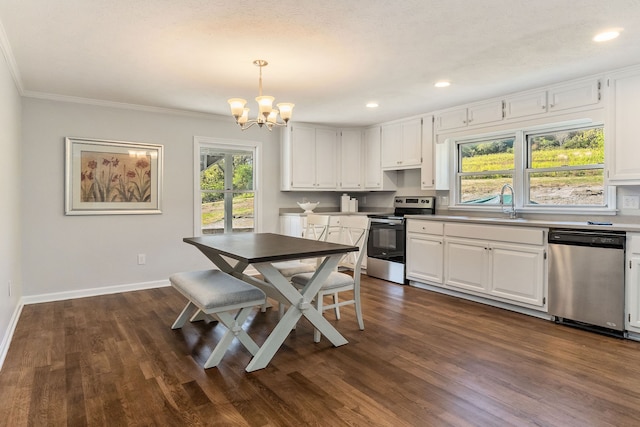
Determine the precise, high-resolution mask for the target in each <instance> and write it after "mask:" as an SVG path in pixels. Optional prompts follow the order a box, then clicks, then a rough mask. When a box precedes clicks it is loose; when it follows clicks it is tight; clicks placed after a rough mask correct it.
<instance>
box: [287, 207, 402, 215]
mask: <svg viewBox="0 0 640 427" xmlns="http://www.w3.org/2000/svg"><path fill="white" fill-rule="evenodd" d="M389 212H393V208H386V209H384V208H381V209H372V210H366V211H358V212H340V208H325V210H322V209H315V210H314V211H313V213H314V214H318V215H371V214H376V213H377V214H380V213H389ZM280 216H307V214H306V213H304V212H302V211H301V210H300V208H283V209H280Z"/></svg>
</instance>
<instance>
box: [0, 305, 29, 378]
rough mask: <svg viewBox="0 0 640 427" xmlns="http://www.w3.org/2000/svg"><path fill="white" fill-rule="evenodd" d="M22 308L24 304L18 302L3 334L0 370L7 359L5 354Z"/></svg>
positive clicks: (0, 347) (0, 349)
mask: <svg viewBox="0 0 640 427" xmlns="http://www.w3.org/2000/svg"><path fill="white" fill-rule="evenodd" d="M22 307H24V304H22V302H18V305H17V306H16V309H15V310H14V311H13V315H12V316H11V320H10V321H9V327H8V328H7V330H6V331H5V333H4V338H3V339H2V343H0V370H1V369H2V365H3V364H4V359H5V358H6V357H7V353H8V352H9V345H11V339H12V338H13V333H14V332H15V330H16V326H17V325H18V319H20V313H22Z"/></svg>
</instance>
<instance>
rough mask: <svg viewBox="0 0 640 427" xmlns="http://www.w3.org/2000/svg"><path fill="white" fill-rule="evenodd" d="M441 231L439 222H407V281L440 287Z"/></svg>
mask: <svg viewBox="0 0 640 427" xmlns="http://www.w3.org/2000/svg"><path fill="white" fill-rule="evenodd" d="M443 230H444V224H443V223H441V222H433V221H421V220H416V219H408V220H407V238H406V255H407V258H406V277H407V279H409V280H417V281H419V282H426V283H430V284H433V285H442V280H443V268H444V266H443V254H444V250H443V240H444V239H443Z"/></svg>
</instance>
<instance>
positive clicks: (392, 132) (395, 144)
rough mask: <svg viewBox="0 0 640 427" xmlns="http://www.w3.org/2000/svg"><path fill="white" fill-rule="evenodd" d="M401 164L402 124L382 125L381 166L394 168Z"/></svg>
mask: <svg viewBox="0 0 640 427" xmlns="http://www.w3.org/2000/svg"><path fill="white" fill-rule="evenodd" d="M400 165H402V125H401V124H400V123H394V124H390V125H384V126H382V167H383V168H389V169H394V168H397V167H399V166H400Z"/></svg>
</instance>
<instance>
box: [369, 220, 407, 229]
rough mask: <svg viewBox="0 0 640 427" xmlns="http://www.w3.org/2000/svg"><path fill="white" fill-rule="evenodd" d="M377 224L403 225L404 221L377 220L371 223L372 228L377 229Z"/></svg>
mask: <svg viewBox="0 0 640 427" xmlns="http://www.w3.org/2000/svg"><path fill="white" fill-rule="evenodd" d="M375 224H384V225H403V224H404V222H403V221H401V220H400V221H398V220H397V219H377V218H376V220H375V221H374V220H372V221H371V226H372V227H375Z"/></svg>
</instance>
